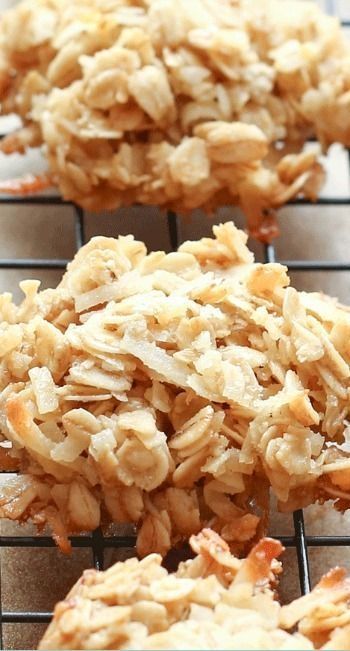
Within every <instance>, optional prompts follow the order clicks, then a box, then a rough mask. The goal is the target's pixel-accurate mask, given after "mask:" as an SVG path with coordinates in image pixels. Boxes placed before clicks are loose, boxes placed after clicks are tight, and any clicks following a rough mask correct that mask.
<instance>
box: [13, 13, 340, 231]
mask: <svg viewBox="0 0 350 651" xmlns="http://www.w3.org/2000/svg"><path fill="white" fill-rule="evenodd" d="M18 34H21V38H20V39H19V38H18ZM349 89H350V49H349V45H348V44H347V42H346V40H345V38H344V36H343V35H342V32H341V29H340V26H339V22H338V21H337V20H336V19H335V18H331V17H329V16H325V15H324V14H323V13H322V12H321V11H320V9H318V8H317V7H316V5H315V3H311V2H300V1H298V2H296V1H290V0H289V1H288V2H287V1H286V2H283V3H281V2H280V0H259V1H258V2H257V0H191V2H187V0H75V1H74V2H71V1H70V0H24V1H22V2H20V3H19V4H18V5H17V6H16V7H15V8H14V9H12V10H11V11H8V12H5V14H4V16H2V19H1V24H0V100H1V104H2V110H3V112H5V113H6V112H7V113H12V112H15V113H16V114H18V115H19V116H20V117H21V118H22V120H23V129H22V130H21V131H19V132H18V133H17V134H12V135H10V136H9V137H7V138H6V139H5V140H4V141H3V142H2V144H1V149H2V151H4V152H6V153H12V152H14V151H24V150H25V149H26V148H28V147H30V146H37V145H41V144H44V145H45V152H46V156H47V159H48V162H49V168H50V172H51V178H52V181H53V182H55V183H57V184H58V186H59V188H60V190H61V192H62V193H63V195H64V197H66V198H68V199H72V200H74V201H76V202H77V203H80V204H81V205H83V206H84V207H86V208H88V209H97V210H101V209H104V208H116V207H118V206H120V205H125V204H130V203H135V202H139V203H142V204H156V205H158V206H166V207H168V208H173V209H176V210H177V211H182V212H188V211H190V210H192V209H194V208H198V207H201V208H204V209H205V210H206V211H208V212H209V213H210V212H211V211H213V210H215V209H216V208H217V207H218V206H219V205H224V204H232V203H236V204H238V205H240V206H241V207H242V208H243V210H244V212H245V213H246V215H247V217H248V222H249V228H250V230H251V232H252V233H254V234H255V235H258V236H259V237H261V238H263V239H269V238H270V237H272V236H273V235H275V234H276V224H275V223H274V222H273V218H272V215H271V214H270V212H269V211H270V210H271V209H272V210H273V208H275V207H278V206H280V205H282V204H284V203H285V202H286V201H288V200H289V199H290V198H292V197H293V196H295V195H297V194H302V195H304V196H305V197H307V198H309V199H315V198H316V197H317V194H318V191H319V189H320V187H321V186H322V183H323V180H324V172H323V169H322V167H321V165H320V163H319V161H318V151H317V150H316V151H307V152H303V150H302V149H303V148H302V145H303V143H304V142H305V140H306V139H308V138H309V137H310V136H315V137H316V138H317V139H318V140H319V141H320V142H321V144H322V145H323V147H324V148H327V146H328V145H329V144H331V143H333V142H341V143H343V144H345V145H347V146H350V121H349V115H350V110H349V109H350V95H349ZM49 182H50V181H49V179H48V178H47V176H43V177H40V178H38V179H33V178H32V177H29V178H27V179H23V182H19V181H18V180H17V181H16V180H15V181H13V182H5V184H2V186H1V189H2V191H5V192H14V193H18V192H21V191H23V192H25V191H27V192H33V191H34V190H36V189H40V187H45V186H46V185H47V184H48V183H49Z"/></svg>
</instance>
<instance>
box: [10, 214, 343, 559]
mask: <svg viewBox="0 0 350 651" xmlns="http://www.w3.org/2000/svg"><path fill="white" fill-rule="evenodd" d="M213 230H214V236H215V237H214V239H210V238H203V239H201V240H199V241H198V242H185V243H184V244H182V245H181V246H180V248H179V250H178V251H177V252H176V253H169V254H165V253H164V252H161V251H158V252H153V253H149V254H147V251H146V248H145V245H144V244H143V243H142V242H137V241H135V240H134V238H133V237H132V236H127V237H119V238H118V239H117V240H115V239H111V238H105V237H97V238H94V239H92V240H91V241H90V242H89V243H88V244H87V245H86V246H84V247H83V248H82V249H81V250H80V251H79V252H78V253H77V255H76V257H75V259H74V260H73V262H71V263H70V264H69V265H68V269H67V272H66V274H65V275H64V277H63V280H62V282H61V283H60V284H59V286H58V287H57V289H47V290H44V291H41V292H40V291H39V282H37V281H32V280H31V281H24V282H22V283H21V285H20V286H21V289H22V290H23V292H24V294H25V298H24V300H23V302H22V303H21V304H20V305H19V306H16V305H15V304H14V303H13V301H12V297H11V295H10V294H7V293H6V294H2V295H1V296H0V315H1V324H0V329H1V336H0V359H1V361H0V369H1V372H0V381H1V392H0V427H1V439H2V441H3V443H2V444H1V446H2V447H0V450H1V455H0V464H1V466H2V467H3V468H4V469H13V468H14V467H17V468H18V469H19V470H20V472H19V474H18V475H17V476H16V477H15V478H13V479H11V481H9V482H8V483H5V484H4V485H2V486H1V488H0V516H1V517H3V518H10V519H12V520H19V521H25V520H27V519H32V520H33V521H34V522H35V523H36V524H37V525H38V526H39V527H42V526H44V525H45V524H46V523H47V524H49V526H50V527H51V528H52V530H53V533H54V536H55V537H56V539H57V541H58V543H59V545H60V546H61V547H62V548H63V549H64V550H69V542H68V539H67V536H68V534H70V533H72V532H80V531H89V530H93V529H95V527H97V526H98V525H100V524H101V523H102V524H103V523H107V522H118V523H123V522H124V523H125V522H129V523H135V524H136V525H137V527H138V540H137V548H138V552H139V554H140V555H142V556H144V555H145V554H147V553H149V552H158V553H160V554H162V555H164V554H165V553H166V552H167V551H168V550H169V549H170V547H171V546H173V545H174V544H176V543H178V542H180V541H181V540H183V539H187V538H188V536H190V535H191V534H194V533H197V532H198V531H199V530H200V529H201V527H202V526H203V525H204V526H207V525H210V526H211V527H212V528H213V529H214V530H215V531H217V532H218V533H220V535H221V536H222V537H223V539H224V540H226V541H227V542H228V543H229V544H230V545H231V547H232V549H234V550H236V551H244V548H245V547H246V546H249V545H250V544H251V543H252V542H253V541H254V540H255V539H256V537H257V536H260V535H261V534H262V533H263V532H264V531H265V529H266V525H267V516H268V493H269V487H271V488H272V491H273V493H274V494H275V495H276V496H277V498H278V503H279V508H280V509H281V510H284V511H288V510H292V509H295V508H298V507H302V506H305V505H307V504H310V503H312V502H315V501H324V500H333V501H335V505H336V507H337V508H339V509H341V510H344V509H346V508H348V506H349V503H350V455H349V453H348V452H346V450H344V449H342V446H341V444H342V443H344V442H346V440H347V431H348V421H347V418H348V413H349V384H350V382H349V377H350V344H349V341H350V336H349V335H350V312H349V311H348V310H347V309H346V308H345V307H343V306H341V305H339V304H338V303H337V301H336V300H335V299H331V298H329V297H327V296H325V295H321V294H317V293H310V294H308V293H306V292H297V291H296V290H295V289H293V288H292V287H290V286H289V278H288V275H287V270H286V268H285V267H283V266H281V265H279V264H265V265H263V264H254V260H253V255H252V254H251V253H250V252H249V250H248V249H247V247H246V239H247V237H246V235H245V234H244V233H243V232H241V231H239V230H237V229H236V228H235V226H234V225H233V224H232V223H226V224H223V225H220V226H214V229H213Z"/></svg>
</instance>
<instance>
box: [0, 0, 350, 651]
mask: <svg viewBox="0 0 350 651" xmlns="http://www.w3.org/2000/svg"><path fill="white" fill-rule="evenodd" d="M325 4H326V9H327V11H328V13H330V14H332V15H336V13H337V11H336V10H337V4H336V0H326V3H325ZM342 25H343V27H344V28H350V20H342ZM348 158H349V166H350V151H349V152H348ZM308 203H309V202H307V201H305V200H304V199H295V200H294V201H292V202H291V205H296V206H298V205H299V206H301V205H305V204H308ZM16 204H21V205H34V206H57V205H58V206H67V207H71V208H73V219H74V232H75V249H76V250H78V249H79V248H80V247H81V246H82V245H83V244H84V243H85V241H86V238H85V218H86V215H85V212H84V211H83V210H82V209H81V208H79V207H78V206H75V205H74V204H72V203H71V202H68V201H64V200H62V199H61V198H59V197H51V196H33V197H26V198H18V197H8V196H0V206H2V205H12V206H13V205H16ZM313 205H317V206H348V207H349V211H350V196H344V197H340V198H339V197H327V196H326V197H322V198H320V199H319V200H318V201H317V202H316V204H313ZM167 226H168V234H169V241H170V244H171V248H172V249H176V248H177V247H178V245H179V243H180V242H179V240H180V236H179V227H178V219H177V215H176V214H175V213H173V212H168V213H167ZM116 235H117V233H116ZM264 260H265V262H280V263H281V264H284V265H286V266H288V267H289V269H290V270H291V271H298V272H314V271H326V272H333V271H334V272H336V271H350V260H349V262H337V261H332V260H280V259H278V258H277V254H276V249H275V246H274V245H273V244H268V245H266V246H265V247H264ZM68 262H69V260H66V259H62V258H50V259H32V258H20V259H19V258H8V259H0V269H6V270H21V269H26V270H27V269H30V270H52V269H57V270H64V269H65V267H66V265H67V263H68ZM293 524H294V534H293V535H290V536H279V539H280V540H281V542H282V543H283V545H284V546H285V547H287V548H293V549H295V550H296V555H297V561H298V572H299V582H300V592H301V594H306V593H308V592H309V591H310V589H311V577H310V568H309V558H308V549H309V548H310V547H324V548H325V547H346V546H349V545H350V536H345V535H344V536H310V535H307V533H306V530H305V524H304V515H303V511H302V510H299V511H296V512H295V513H294V514H293ZM135 542H136V538H135V536H118V535H113V536H104V535H103V533H102V531H101V530H100V529H98V530H97V531H95V532H93V533H92V534H91V535H88V536H76V537H72V538H71V544H72V547H73V549H77V548H84V549H89V550H90V551H91V560H92V563H93V566H94V567H95V568H96V569H97V570H102V569H103V568H104V564H105V551H106V550H107V549H111V548H112V549H125V548H134V547H135ZM52 547H55V543H54V541H53V539H52V538H51V537H49V536H44V535H41V536H9V535H2V536H0V551H1V549H5V548H23V549H25V548H36V549H40V548H52ZM57 553H60V552H59V551H57ZM63 596H64V595H62V597H63ZM51 617H52V612H44V611H27V610H25V611H20V612H12V611H7V610H3V607H2V600H1V565H0V649H3V648H4V647H3V624H24V625H25V624H43V623H47V622H49V621H50V619H51Z"/></svg>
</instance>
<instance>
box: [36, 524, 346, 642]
mask: <svg viewBox="0 0 350 651" xmlns="http://www.w3.org/2000/svg"><path fill="white" fill-rule="evenodd" d="M190 542H191V546H192V549H193V551H194V552H195V553H196V556H195V558H193V559H192V560H189V561H186V562H183V563H180V565H179V567H178V569H177V571H176V572H175V573H173V574H168V572H167V571H166V569H165V568H164V567H162V566H161V561H162V559H161V556H159V555H157V554H152V555H150V556H147V557H146V558H144V559H143V560H142V561H138V560H137V559H135V558H133V559H129V560H127V561H125V562H124V563H117V564H116V565H114V566H113V567H111V568H109V569H108V570H107V571H106V572H97V571H96V570H86V571H85V572H84V574H83V576H82V577H81V579H80V580H79V581H78V583H77V584H76V585H75V586H74V587H73V589H72V590H71V592H70V593H69V594H68V596H67V598H66V599H65V600H64V601H62V602H61V603H59V604H58V605H57V606H56V608H55V612H54V617H53V621H52V623H51V624H50V626H49V628H48V630H47V632H46V634H45V635H44V637H43V639H42V641H41V643H40V646H39V649H42V650H44V649H150V650H153V649H239V650H242V649H293V650H296V649H332V650H333V651H336V650H337V649H339V650H341V649H342V650H344V649H349V644H350V609H349V597H350V580H349V578H348V577H347V576H346V571H345V570H342V569H340V568H336V569H334V570H332V571H331V572H329V573H328V574H327V575H326V576H324V577H323V578H322V579H321V581H320V582H319V583H318V584H317V585H316V586H315V588H314V589H313V591H312V592H311V593H310V594H308V595H306V596H304V597H301V598H300V599H297V600H296V601H293V602H291V603H290V604H288V605H285V606H280V604H279V603H278V602H277V601H276V600H275V595H274V590H273V588H274V586H275V585H276V580H277V578H278V575H279V573H280V572H281V564H280V562H279V561H277V560H276V557H278V556H279V555H280V553H281V552H282V551H283V547H282V545H281V544H280V543H279V542H277V541H276V540H272V539H269V538H266V539H264V540H261V541H260V542H259V543H258V544H257V545H256V546H255V547H254V549H253V550H252V551H251V552H250V554H249V556H248V557H247V558H246V559H244V560H239V559H238V558H236V557H235V556H232V555H231V554H230V552H229V548H228V546H227V544H226V543H225V542H224V541H223V540H222V539H220V537H219V536H218V535H217V534H215V533H214V532H213V531H210V530H208V529H206V530H204V531H203V532H201V533H200V534H199V535H197V536H193V537H192V538H191V541H190Z"/></svg>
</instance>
